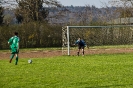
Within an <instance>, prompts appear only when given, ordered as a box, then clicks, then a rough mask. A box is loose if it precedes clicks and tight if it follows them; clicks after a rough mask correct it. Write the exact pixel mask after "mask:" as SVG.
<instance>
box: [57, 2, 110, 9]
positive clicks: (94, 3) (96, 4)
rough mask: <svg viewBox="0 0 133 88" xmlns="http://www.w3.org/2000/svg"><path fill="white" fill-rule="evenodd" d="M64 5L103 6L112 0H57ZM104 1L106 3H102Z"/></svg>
mask: <svg viewBox="0 0 133 88" xmlns="http://www.w3.org/2000/svg"><path fill="white" fill-rule="evenodd" d="M57 1H59V2H60V3H61V4H62V5H64V6H71V5H73V6H86V5H90V6H91V5H94V6H96V7H98V8H100V7H103V6H104V4H105V3H106V4H108V1H110V0H57ZM102 3H104V4H102Z"/></svg>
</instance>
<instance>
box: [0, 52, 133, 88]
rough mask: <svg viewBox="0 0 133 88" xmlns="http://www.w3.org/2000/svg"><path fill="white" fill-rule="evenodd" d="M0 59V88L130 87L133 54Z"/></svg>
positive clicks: (131, 87) (132, 81)
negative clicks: (30, 62)
mask: <svg viewBox="0 0 133 88" xmlns="http://www.w3.org/2000/svg"><path fill="white" fill-rule="evenodd" d="M28 59H29V58H23V59H19V63H18V65H14V62H15V60H13V62H12V63H9V62H8V61H9V60H7V59H5V60H0V88H133V54H130V53H128V54H100V55H88V56H84V57H82V56H79V57H77V56H60V57H53V58H32V60H33V63H32V64H28Z"/></svg>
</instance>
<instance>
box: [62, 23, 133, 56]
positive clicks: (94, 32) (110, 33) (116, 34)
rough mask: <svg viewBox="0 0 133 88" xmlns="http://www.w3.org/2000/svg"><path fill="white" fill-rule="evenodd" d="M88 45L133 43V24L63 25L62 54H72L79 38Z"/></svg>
mask: <svg viewBox="0 0 133 88" xmlns="http://www.w3.org/2000/svg"><path fill="white" fill-rule="evenodd" d="M79 37H80V38H82V39H83V40H84V41H85V42H86V44H87V46H106V45H129V44H133V25H113V26H112V25H111V26H65V27H62V54H63V55H70V54H71V52H70V51H72V50H73V48H74V46H73V44H74V43H75V41H76V40H77V38H79Z"/></svg>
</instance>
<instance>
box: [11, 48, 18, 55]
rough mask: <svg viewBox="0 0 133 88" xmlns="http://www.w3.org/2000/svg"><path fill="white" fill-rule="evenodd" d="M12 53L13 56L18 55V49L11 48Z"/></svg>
mask: <svg viewBox="0 0 133 88" xmlns="http://www.w3.org/2000/svg"><path fill="white" fill-rule="evenodd" d="M11 53H12V54H18V53H19V50H18V49H17V48H11Z"/></svg>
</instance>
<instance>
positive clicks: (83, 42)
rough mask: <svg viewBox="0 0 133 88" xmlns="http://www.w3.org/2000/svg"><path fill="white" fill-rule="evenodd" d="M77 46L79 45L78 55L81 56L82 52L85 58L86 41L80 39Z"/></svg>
mask: <svg viewBox="0 0 133 88" xmlns="http://www.w3.org/2000/svg"><path fill="white" fill-rule="evenodd" d="M75 44H76V45H78V52H77V55H78V56H79V53H80V50H82V56H84V48H85V46H86V44H85V41H84V40H83V39H80V38H78V40H77V41H76V42H75Z"/></svg>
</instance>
